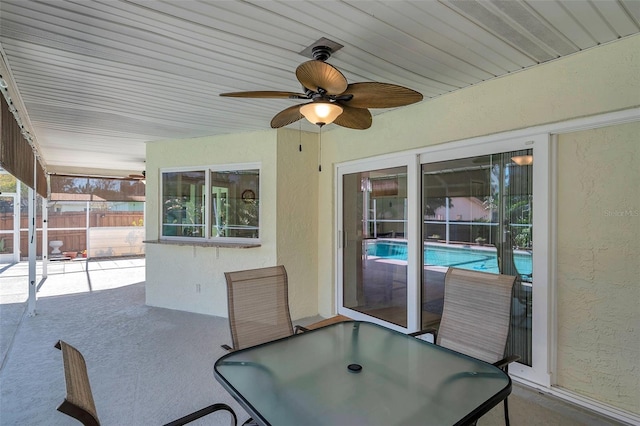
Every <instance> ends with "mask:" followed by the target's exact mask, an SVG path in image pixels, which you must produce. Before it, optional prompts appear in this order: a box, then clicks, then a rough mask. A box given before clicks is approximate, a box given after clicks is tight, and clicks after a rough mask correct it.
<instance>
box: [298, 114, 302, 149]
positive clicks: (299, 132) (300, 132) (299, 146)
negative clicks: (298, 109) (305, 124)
mask: <svg viewBox="0 0 640 426" xmlns="http://www.w3.org/2000/svg"><path fill="white" fill-rule="evenodd" d="M298 137H299V138H300V139H299V144H300V145H298V151H300V152H302V124H301V123H300V120H298Z"/></svg>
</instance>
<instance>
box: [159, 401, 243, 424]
mask: <svg viewBox="0 0 640 426" xmlns="http://www.w3.org/2000/svg"><path fill="white" fill-rule="evenodd" d="M220 410H222V411H227V412H229V414H231V426H236V425H237V424H238V418H237V417H236V413H235V412H234V411H233V409H232V408H231V407H229V406H228V405H227V404H223V403H218V404H213V405H210V406H208V407H206V408H203V409H201V410H198V411H196V412H194V413H191V414H187V415H186V416H184V417H181V418H179V419H178V420H174V421H172V422H171V423H167V424H166V425H165V426H181V425H185V424H187V423H190V422H192V421H194V420H197V419H199V418H201V417H203V416H206V415H207V414H211V413H215V412H216V411H220Z"/></svg>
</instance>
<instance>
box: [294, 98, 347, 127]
mask: <svg viewBox="0 0 640 426" xmlns="http://www.w3.org/2000/svg"><path fill="white" fill-rule="evenodd" d="M342 111H343V109H342V107H341V106H340V105H338V104H334V103H331V102H312V103H310V104H306V105H303V106H301V107H300V114H302V115H304V117H305V118H306V119H307V120H309V121H310V122H311V123H313V124H318V125H325V124H330V123H333V121H334V120H335V119H336V118H338V116H339V115H340V114H342ZM321 123H322V124H321Z"/></svg>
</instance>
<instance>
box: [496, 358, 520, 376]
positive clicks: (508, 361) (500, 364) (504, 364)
mask: <svg viewBox="0 0 640 426" xmlns="http://www.w3.org/2000/svg"><path fill="white" fill-rule="evenodd" d="M519 359H520V355H509V356H508V357H505V358H503V359H501V360H500V361H496V362H494V363H493V365H495V366H496V367H498V368H501V369H503V370H504V371H506V372H508V371H509V364H511V363H512V362H515V361H517V360H519Z"/></svg>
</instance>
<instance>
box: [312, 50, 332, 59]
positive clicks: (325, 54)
mask: <svg viewBox="0 0 640 426" xmlns="http://www.w3.org/2000/svg"><path fill="white" fill-rule="evenodd" d="M332 52H333V51H332V50H331V48H330V47H328V46H315V47H314V48H313V50H312V54H313V59H316V60H318V61H323V62H324V61H326V60H327V59H329V58H330V57H331V53H332Z"/></svg>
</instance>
